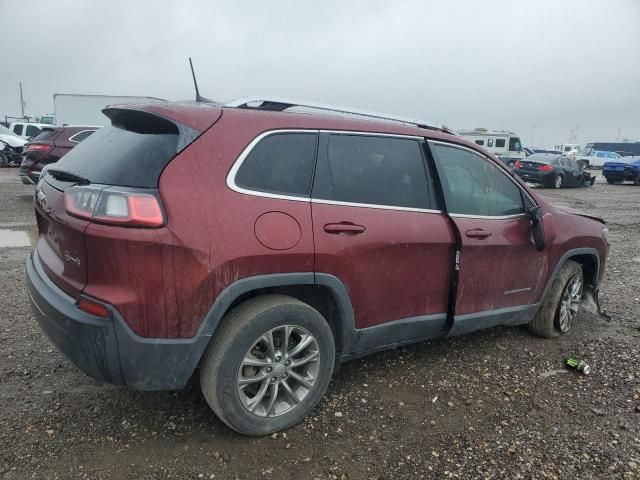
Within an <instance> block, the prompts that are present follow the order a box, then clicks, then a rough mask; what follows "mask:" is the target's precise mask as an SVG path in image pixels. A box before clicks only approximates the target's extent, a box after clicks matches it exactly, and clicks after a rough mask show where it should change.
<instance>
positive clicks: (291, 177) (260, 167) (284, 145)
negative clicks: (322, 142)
mask: <svg viewBox="0 0 640 480" xmlns="http://www.w3.org/2000/svg"><path fill="white" fill-rule="evenodd" d="M316 143H317V134H316V133H312V132H310V133H294V132H291V133H277V134H272V135H269V136H268V137H265V138H264V139H262V140H261V141H260V142H259V143H258V144H257V145H256V146H255V147H254V148H253V149H252V150H251V152H249V155H248V156H247V157H246V158H245V159H244V161H243V162H242V164H241V165H240V168H239V169H238V173H237V174H236V176H235V184H236V185H237V186H238V187H240V188H244V189H247V190H252V191H259V192H265V193H275V194H278V195H291V196H301V197H304V196H309V193H310V189H311V177H312V175H313V166H314V163H315V158H316Z"/></svg>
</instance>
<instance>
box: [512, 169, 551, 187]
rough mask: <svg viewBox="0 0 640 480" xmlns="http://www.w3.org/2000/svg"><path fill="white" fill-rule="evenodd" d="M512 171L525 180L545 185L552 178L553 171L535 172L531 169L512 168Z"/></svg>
mask: <svg viewBox="0 0 640 480" xmlns="http://www.w3.org/2000/svg"><path fill="white" fill-rule="evenodd" d="M514 172H515V173H516V174H517V175H518V176H519V177H520V178H521V179H522V180H524V181H525V182H529V183H535V184H536V185H547V184H549V183H550V182H551V180H552V178H553V172H552V173H547V172H536V171H533V170H520V169H518V170H514Z"/></svg>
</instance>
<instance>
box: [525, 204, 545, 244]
mask: <svg viewBox="0 0 640 480" xmlns="http://www.w3.org/2000/svg"><path fill="white" fill-rule="evenodd" d="M527 213H528V214H529V219H530V220H531V234H532V236H533V244H534V245H535V247H536V250H537V251H538V252H541V251H542V250H544V223H543V222H542V208H541V207H540V206H537V207H531V208H530V209H529V211H528V212H527Z"/></svg>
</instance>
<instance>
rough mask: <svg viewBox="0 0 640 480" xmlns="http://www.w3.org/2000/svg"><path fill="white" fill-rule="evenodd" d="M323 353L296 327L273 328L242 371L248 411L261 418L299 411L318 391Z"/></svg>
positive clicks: (240, 376) (255, 345)
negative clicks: (315, 387)
mask: <svg viewBox="0 0 640 480" xmlns="http://www.w3.org/2000/svg"><path fill="white" fill-rule="evenodd" d="M319 367H320V349H319V348H318V342H317V341H316V339H315V338H314V336H313V335H311V333H309V332H308V331H307V330H305V329H304V328H301V327H298V326H295V325H283V326H279V327H276V328H273V329H271V330H269V331H268V332H266V333H265V334H263V335H262V336H261V337H260V338H258V339H257V340H256V341H255V342H254V343H253V345H252V346H251V348H250V349H249V350H248V351H247V353H246V354H245V356H244V358H243V359H242V363H241V364H240V368H239V369H238V379H237V389H238V395H239V396H240V400H241V401H242V404H243V405H244V407H245V408H246V409H247V410H249V412H251V413H253V414H254V415H257V416H259V417H277V416H279V415H282V414H284V413H288V412H290V411H291V410H293V409H294V408H296V407H297V406H298V405H299V404H300V403H301V402H302V401H303V400H304V398H305V397H306V396H307V395H308V394H309V392H311V391H312V389H313V388H314V385H315V382H316V379H317V377H318V372H319Z"/></svg>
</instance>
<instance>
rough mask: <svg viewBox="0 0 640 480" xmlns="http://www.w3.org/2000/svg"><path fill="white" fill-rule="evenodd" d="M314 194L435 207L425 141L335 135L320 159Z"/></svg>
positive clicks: (368, 201)
mask: <svg viewBox="0 0 640 480" xmlns="http://www.w3.org/2000/svg"><path fill="white" fill-rule="evenodd" d="M313 197H314V198H317V199H324V200H334V201H339V202H349V203H362V204H369V205H386V206H395V207H409V208H423V209H429V208H433V207H432V202H431V200H430V199H431V197H430V188H429V184H428V182H427V176H426V171H425V163H424V157H423V155H422V147H421V144H420V142H419V141H417V140H413V139H404V138H392V137H376V136H365V135H337V134H334V135H329V138H328V144H327V148H326V155H324V156H323V158H321V159H319V161H318V169H317V172H316V182H315V185H314V189H313Z"/></svg>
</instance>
